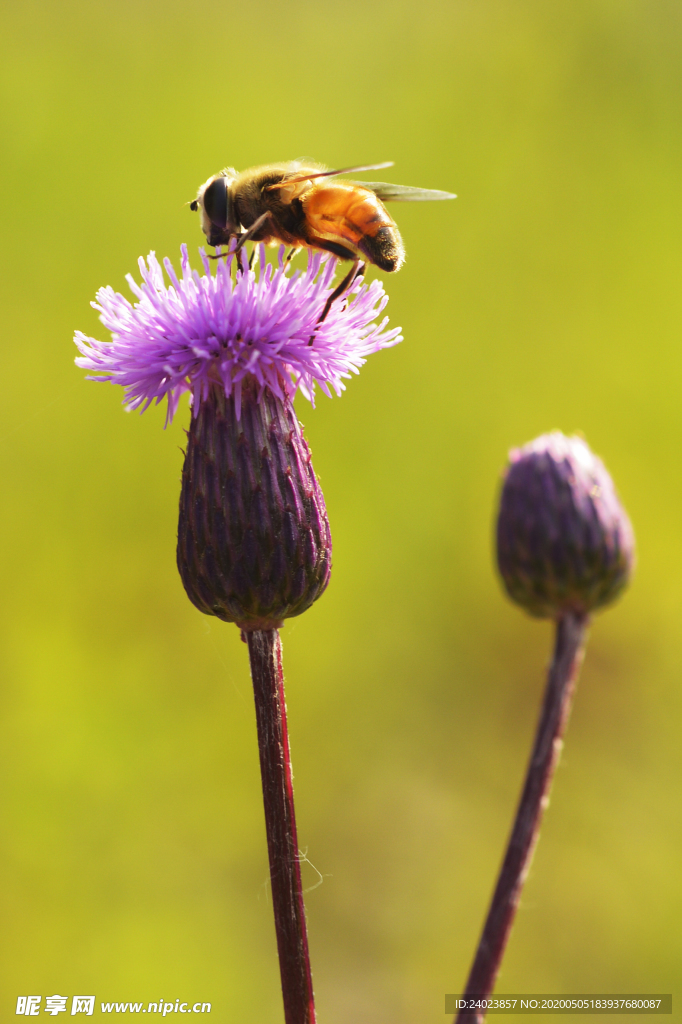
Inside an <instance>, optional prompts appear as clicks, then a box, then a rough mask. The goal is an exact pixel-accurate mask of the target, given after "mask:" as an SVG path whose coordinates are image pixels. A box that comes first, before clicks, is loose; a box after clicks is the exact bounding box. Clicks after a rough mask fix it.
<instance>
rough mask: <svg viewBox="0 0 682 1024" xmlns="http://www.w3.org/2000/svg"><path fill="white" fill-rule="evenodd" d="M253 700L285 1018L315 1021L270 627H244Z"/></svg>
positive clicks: (306, 1023)
mask: <svg viewBox="0 0 682 1024" xmlns="http://www.w3.org/2000/svg"><path fill="white" fill-rule="evenodd" d="M245 635H246V640H247V643H248V645H249V657H250V660H251V677H252V679H253V690H254V696H255V701H256V721H257V726H258V750H259V752H260V767H261V778H262V782H263V803H264V805H265V828H266V832H267V839H268V857H269V860H270V882H271V885H272V907H273V910H274V914H275V931H276V933H277V952H278V954H279V967H280V974H281V978H282V997H283V1000H284V1019H285V1021H286V1024H315V1002H314V997H313V981H312V974H311V971H310V956H309V953H308V935H307V930H306V921H305V908H304V906H303V888H302V885H301V864H300V860H299V853H298V839H297V835H296V817H295V814H294V789H293V776H292V771H291V756H290V753H289V736H288V732H287V714H286V704H285V701H284V673H283V670H282V641H281V639H280V636H279V632H278V631H277V630H276V629H260V630H253V631H252V632H247V633H246V634H245Z"/></svg>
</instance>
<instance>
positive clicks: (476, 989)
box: [455, 613, 587, 1024]
mask: <svg viewBox="0 0 682 1024" xmlns="http://www.w3.org/2000/svg"><path fill="white" fill-rule="evenodd" d="M586 629H587V619H586V617H584V616H579V615H574V614H570V613H569V614H566V615H564V616H563V617H562V618H561V619H559V621H558V622H557V629H556V643H555V646H554V656H553V658H552V663H551V665H550V667H549V672H548V676H547V687H546V689H545V695H544V699H543V703H542V710H541V712H540V721H539V723H538V727H537V732H536V734H535V742H534V745H533V751H532V754H531V758H530V763H529V765H528V771H527V773H526V781H525V785H524V787H523V792H522V794H521V799H520V801H519V806H518V810H517V812H516V819H515V821H514V826H513V828H512V832H511V836H510V838H509V843H508V845H507V852H506V854H505V858H504V861H503V862H502V867H501V868H500V874H499V877H498V880H497V886H496V888H495V892H494V894H493V898H492V902H491V904H490V910H489V911H488V917H487V919H486V922H485V926H484V928H483V934H482V935H481V938H480V941H479V944H478V949H477V951H476V956H475V957H474V962H473V965H472V968H471V973H470V974H469V980H468V982H467V986H466V990H465V993H464V998H467V999H472V998H474V997H476V998H481V999H486V998H487V997H488V996H490V994H491V992H492V991H493V988H494V986H495V979H496V977H497V972H498V971H499V969H500V964H501V962H502V957H503V955H504V950H505V946H506V945H507V939H508V938H509V933H510V931H511V928H512V924H513V923H514V916H515V914H516V908H517V906H518V902H519V898H520V896H521V890H522V888H523V883H524V882H525V880H526V875H527V874H528V869H529V867H530V862H531V860H532V858H533V850H534V849H535V844H536V842H537V839H538V835H539V833H540V824H541V821H542V814H543V811H544V810H545V808H546V806H547V804H548V803H549V791H550V788H551V785H552V777H553V775H554V769H555V768H556V765H557V762H558V760H559V755H560V753H561V747H562V736H563V734H564V731H565V729H566V725H567V723H568V716H569V713H570V710H571V703H572V700H573V693H574V690H575V683H576V679H577V677H578V670H579V668H580V663H581V662H582V657H583V648H584V643H585V633H586ZM484 1019H485V1010H479V1011H472V1010H461V1011H460V1012H459V1014H458V1015H457V1017H456V1019H455V1024H482V1021H483V1020H484Z"/></svg>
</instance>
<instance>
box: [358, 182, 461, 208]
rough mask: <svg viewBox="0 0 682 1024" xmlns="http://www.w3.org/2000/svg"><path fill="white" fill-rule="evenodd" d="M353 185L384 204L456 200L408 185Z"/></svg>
mask: <svg viewBox="0 0 682 1024" xmlns="http://www.w3.org/2000/svg"><path fill="white" fill-rule="evenodd" d="M353 184H354V185H359V186H360V187H361V188H368V189H369V190H370V192H374V194H375V196H378V198H379V199H381V200H382V201H383V202H385V203H390V202H396V203H428V202H436V201H438V200H441V199H456V198H457V196H456V195H454V193H452V192H440V191H439V190H438V189H435V188H412V187H411V186H410V185H391V184H389V183H388V182H386V181H354V182H353Z"/></svg>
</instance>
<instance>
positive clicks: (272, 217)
mask: <svg viewBox="0 0 682 1024" xmlns="http://www.w3.org/2000/svg"><path fill="white" fill-rule="evenodd" d="M392 166H393V163H392V161H391V162H388V163H381V164H366V165H364V166H360V167H345V168H343V169H341V170H335V171H329V170H326V169H325V168H324V167H322V166H321V165H319V164H313V163H308V162H304V161H300V160H296V161H293V162H291V163H284V164H268V165H267V166H264V167H251V168H249V170H247V171H242V172H241V174H239V173H238V172H237V171H235V170H234V169H233V168H231V167H229V168H227V169H226V170H224V171H221V172H220V173H219V174H214V175H213V176H212V177H210V178H209V179H208V181H207V182H205V183H204V184H203V185H202V186H201V187H200V189H199V191H198V193H197V198H196V199H195V200H194V201H193V202H192V203H190V207H191V209H192V210H200V211H201V227H202V230H203V232H204V234H205V235H206V238H207V239H208V243H209V245H213V246H221V245H229V244H230V242H231V240H232V239H233V238H236V239H237V248H241V247H242V245H243V244H244V242H246V241H249V240H252V241H254V242H273V243H276V242H284V243H285V244H286V245H290V246H292V247H293V249H292V254H293V252H295V251H297V250H298V249H300V248H302V247H307V248H311V249H323V250H324V251H325V252H330V253H333V255H334V256H336V257H337V258H338V259H341V260H354V261H355V264H354V270H353V271H351V274H349V281H350V279H351V278H352V279H354V277H355V274H356V273H357V269H358V267H359V266H360V263H361V261H366V262H368V263H373V264H374V265H375V266H377V267H379V269H380V270H385V271H388V272H389V273H393V272H394V271H396V270H400V268H401V266H402V265H403V263H404V261H405V247H404V245H403V240H402V238H401V237H400V232H399V231H398V228H397V226H396V224H395V221H393V220H392V219H391V217H390V216H389V214H388V212H387V210H386V207H385V206H384V203H385V202H389V201H394V200H395V201H399V202H410V201H411V202H414V201H417V202H419V201H425V200H437V199H455V198H456V197H455V196H454V195H453V194H452V193H451V192H438V191H434V190H433V189H425V188H409V187H408V186H405V185H389V184H386V183H385V182H381V181H347V180H337V181H329V180H327V179H329V178H338V176H339V175H341V174H354V173H357V172H359V171H371V170H380V169H382V168H384V167H392Z"/></svg>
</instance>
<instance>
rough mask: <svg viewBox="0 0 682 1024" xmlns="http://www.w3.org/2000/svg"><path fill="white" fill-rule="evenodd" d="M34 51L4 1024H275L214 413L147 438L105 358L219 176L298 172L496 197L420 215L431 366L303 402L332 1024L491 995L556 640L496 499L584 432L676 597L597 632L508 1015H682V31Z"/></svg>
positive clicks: (443, 32)
mask: <svg viewBox="0 0 682 1024" xmlns="http://www.w3.org/2000/svg"><path fill="white" fill-rule="evenodd" d="M2 26H3V27H2V32H1V38H2V44H1V45H2V51H3V52H2V59H1V60H0V80H1V82H2V105H1V106H2V110H1V117H2V131H1V136H0V145H1V146H2V159H1V161H0V175H2V188H1V194H2V203H1V204H0V217H1V219H2V236H3V241H2V246H1V248H0V263H1V271H0V290H1V301H2V334H3V349H2V352H3V357H2V358H3V366H4V389H3V392H4V394H3V402H2V406H1V407H0V416H1V417H2V424H1V428H0V438H1V444H0V459H1V467H2V469H1V472H2V481H3V487H2V491H3V500H2V507H1V512H0V515H1V517H2V519H1V521H2V538H3V542H2V545H1V549H0V565H1V570H0V571H1V574H2V612H1V615H0V673H1V675H2V687H1V693H2V698H1V708H0V711H1V714H0V721H1V725H0V752H1V754H0V756H1V758H2V769H1V771H0V787H1V790H2V812H1V815H0V818H1V825H0V829H1V831H2V841H1V862H0V863H1V866H0V871H1V878H2V881H1V882H0V894H1V896H0V902H1V905H2V925H1V927H2V933H3V940H2V941H3V946H4V951H3V953H2V958H1V964H0V977H1V992H0V1005H1V1006H2V1007H3V1009H2V1010H1V1011H0V1017H1V1018H2V1020H5V1019H7V1020H9V1019H10V1017H12V1019H14V1017H13V1014H14V1008H15V1006H16V998H17V996H18V995H21V994H29V993H41V994H42V995H43V996H46V995H52V994H53V993H55V992H57V993H60V994H62V995H72V994H76V993H96V995H97V998H98V1001H99V1000H100V999H105V1000H118V1001H124V1000H152V999H158V998H163V999H166V1000H171V999H172V1000H175V999H176V998H178V997H179V998H181V999H188V1000H190V1001H194V1000H203V1001H210V1002H211V1003H212V1004H213V1010H212V1016H211V1019H212V1020H216V1021H219V1022H226V1024H231V1022H234V1021H242V1022H251V1021H254V1022H255V1021H258V1022H269V1021H272V1022H279V1021H281V1019H282V1011H281V1006H280V995H279V977H278V969H277V962H276V954H275V941H274V930H273V925H272V921H271V908H270V904H269V895H268V888H267V862H266V850H265V838H264V826H263V818H262V808H261V802H260V782H259V776H258V757H257V749H256V738H255V720H254V715H253V709H252V699H251V694H250V681H249V674H248V665H247V652H246V648H245V647H244V646H243V645H242V644H241V643H240V640H239V635H238V632H237V630H236V629H235V628H234V627H232V626H227V625H225V624H222V623H220V622H219V621H217V620H213V619H209V618H206V617H203V616H202V615H201V614H200V613H199V612H198V611H196V610H195V609H194V608H193V606H192V605H191V604H190V603H189V601H188V600H187V599H186V597H185V595H184V592H183V590H182V587H181V583H180V580H179V577H178V575H177V572H176V568H175V535H176V510H177V499H178V494H179V475H180V469H181V459H182V456H181V452H180V447H181V445H182V444H183V441H184V433H183V429H184V427H185V426H186V423H187V419H188V410H187V406H186V405H185V404H184V403H183V406H182V409H181V412H180V414H179V415H178V418H177V421H176V423H175V424H174V425H173V427H172V428H171V429H169V430H167V431H166V432H165V433H164V431H163V429H162V427H163V413H162V412H161V411H160V410H152V411H150V412H148V413H147V414H146V415H144V416H143V417H139V416H137V415H135V414H126V413H125V412H124V411H123V409H122V407H121V399H122V393H121V392H120V389H115V388H111V387H103V386H100V385H96V384H92V383H87V382H85V380H84V379H83V378H84V374H83V373H82V371H80V370H78V369H76V368H75V367H74V365H73V358H74V356H75V354H76V353H75V349H74V347H73V344H72V335H73V331H74V329H76V328H79V329H81V330H84V331H85V332H86V333H88V334H94V335H96V336H99V337H105V336H106V335H105V332H104V329H103V328H102V327H101V326H100V325H99V323H98V321H97V319H96V315H95V313H94V312H93V311H92V310H91V309H90V308H89V305H88V304H89V302H90V301H91V299H93V298H94V294H95V291H96V289H97V288H98V287H99V286H101V285H104V284H111V285H113V286H114V287H115V288H117V289H119V290H122V291H124V292H125V293H126V294H127V289H126V285H125V281H124V275H125V273H127V272H129V271H135V269H136V260H137V258H138V256H140V255H146V254H147V253H148V252H149V250H151V249H153V250H156V252H157V253H158V254H159V255H170V256H172V257H174V258H175V257H176V256H177V254H178V250H179V245H180V243H181V242H183V241H186V242H188V243H189V244H190V246H195V245H198V244H200V242H201V241H202V236H201V235H200V231H199V227H198V223H197V219H196V217H195V216H194V215H192V214H191V213H190V211H189V210H188V208H187V207H186V206H184V205H183V204H184V203H185V202H186V201H187V200H189V199H191V198H192V197H193V195H194V193H195V190H196V188H197V185H198V184H199V183H200V182H202V181H204V180H205V179H206V178H207V177H208V176H209V174H212V173H214V172H215V171H217V170H218V169H219V168H221V167H223V166H224V165H225V164H231V165H234V166H236V167H237V168H244V167H248V166H251V165H254V164H258V163H262V162H268V161H272V160H282V159H285V160H286V159H293V158H295V157H299V156H304V155H305V156H309V157H312V158H314V159H316V160H319V161H322V162H324V163H326V164H328V165H329V166H339V165H341V166H343V165H346V164H349V163H355V162H365V161H374V160H377V161H379V160H387V159H392V160H395V163H396V166H395V169H394V171H392V172H388V173H387V174H386V175H385V176H386V177H388V178H390V180H394V181H397V182H401V183H403V184H409V185H418V186H422V187H427V188H439V189H450V190H452V191H454V192H457V193H458V195H459V198H458V199H457V201H456V202H455V203H451V204H442V205H431V206H420V205H417V204H414V205H409V204H406V205H402V206H399V207H398V206H395V207H393V212H394V213H395V215H396V217H397V219H398V221H399V224H400V228H401V231H402V233H403V236H404V239H405V243H406V247H407V251H408V261H407V264H406V266H405V267H404V269H403V270H402V271H401V273H400V274H398V275H396V276H395V278H394V279H393V278H391V277H388V278H387V280H386V282H385V283H386V285H387V287H388V290H389V292H390V296H391V301H390V304H389V309H388V312H389V313H390V315H391V318H392V323H393V325H401V326H402V328H403V331H404V336H405V341H404V343H403V344H401V345H400V346H399V347H398V348H396V349H394V350H392V351H389V352H385V353H381V354H379V355H376V356H373V357H372V358H371V359H370V361H369V362H368V364H367V366H366V367H365V368H364V370H363V371H362V374H361V376H360V377H359V378H358V379H354V380H352V381H351V382H350V384H349V388H348V391H347V393H346V394H345V395H344V396H343V397H342V398H341V399H340V400H336V399H334V400H333V401H329V400H327V399H325V398H324V397H323V396H322V397H321V398H320V400H319V403H318V407H317V409H316V410H314V411H313V410H311V409H310V407H309V405H307V404H306V402H305V401H304V400H300V401H299V400H297V403H298V410H299V415H300V417H301V418H302V421H303V422H304V424H305V427H306V433H307V436H308V438H309V440H310V443H311V446H312V450H313V453H314V457H315V466H316V470H317V473H318V475H319V476H320V478H321V481H322V484H323V487H324V491H325V495H326V499H327V504H328V508H329V512H330V517H331V524H332V531H333V536H334V544H335V548H334V572H333V576H332V583H331V586H330V588H329V590H328V592H327V593H326V594H325V596H324V597H323V599H322V600H321V601H319V603H318V604H317V605H316V606H315V607H314V608H313V609H312V610H311V611H309V612H308V613H307V614H306V615H304V616H302V617H301V618H300V619H296V620H290V621H289V622H288V623H286V625H285V628H284V630H283V638H284V653H285V667H286V672H287V686H288V704H289V712H290V727H291V734H292V744H293V757H294V767H295V771H296V791H297V806H298V816H299V835H300V838H301V844H302V846H303V848H304V849H305V850H306V851H307V856H308V858H309V859H310V861H311V862H312V864H313V865H314V866H315V869H316V870H317V872H319V875H321V876H322V879H323V880H322V884H320V885H319V886H318V887H317V888H315V889H314V891H312V892H310V893H309V895H308V897H307V906H308V914H309V928H310V941H311V948H312V958H313V971H314V976H315V983H316V991H317V999H318V1007H319V1017H320V1021H321V1022H324V1024H349V1022H352V1024H428V1022H432V1021H440V1020H442V1019H443V997H444V994H445V993H446V992H457V991H460V990H461V988H462V986H463V984H464V981H465V978H466V974H467V971H468V968H469V964H470V961H471V957H472V955H473V950H474V946H475V942H476V940H477V937H478V934H479V931H480V928H481V924H482V921H483V917H484V913H485V910H486V907H487V903H488V899H489V896H490V892H491V888H492V884H493V878H494V874H495V872H496V869H497V867H498V864H499V860H500V857H501V853H502V848H503V844H504V842H505V839H506V835H507V831H508V828H509V824H510V821H511V817H512V813H513V810H514V806H515V802H516V799H517V793H518V790H519V786H520V782H521V778H522V774H523V771H524V769H525V762H526V758H527V752H528V748H529V744H530V739H531V736H532V732H533V729H534V724H535V717H536V712H537V706H538V701H539V696H540V692H541V688H542V685H543V673H544V669H545V665H546V662H547V659H548V656H549V651H550V646H551V630H550V627H549V625H548V624H546V623H540V622H537V621H533V620H531V619H529V618H527V617H525V616H524V615H523V614H522V613H521V612H520V611H518V610H517V609H516V608H515V607H513V606H512V605H510V604H509V603H508V602H507V600H506V599H505V598H504V596H503V595H502V592H501V589H500V586H499V584H498V581H497V579H496V575H495V570H494V565H493V557H492V543H491V539H492V524H493V517H494V507H495V502H496V495H497V490H498V486H499V476H500V471H501V469H502V467H503V465H504V463H505V459H506V453H507V451H508V449H509V448H510V447H511V446H514V445H518V444H522V443H524V442H526V441H528V440H530V439H531V438H533V437H534V436H536V435H537V434H540V433H543V432H545V431H547V430H550V429H554V428H558V429H561V430H564V431H565V432H573V431H576V430H579V431H582V432H583V433H584V435H585V436H586V438H587V440H588V441H589V443H590V444H591V446H592V447H593V449H594V450H595V451H596V452H597V453H598V454H600V455H601V456H602V457H603V458H604V460H605V461H606V464H607V466H608V467H609V469H610V470H611V472H612V474H613V476H614V478H615V481H616V484H617V486H618V488H619V490H620V494H621V497H622V498H623V501H624V503H625V504H626V507H627V508H628V510H629V512H630V514H631V517H632V519H633V522H634V526H635V530H636V533H637V538H638V544H639V568H638V572H637V576H636V579H635V582H634V584H633V586H632V588H631V590H630V592H629V593H628V594H627V595H626V596H625V598H624V599H623V600H622V602H621V603H620V604H619V605H618V606H617V607H616V608H615V609H613V610H609V611H607V612H605V613H604V614H603V615H602V616H600V617H599V618H598V619H597V620H596V621H595V623H594V627H593V630H592V636H591V639H590V644H589V649H588V654H587V659H586V663H585V666H584V670H583V673H582V677H581V681H580V685H579V689H578V694H577V701H576V706H575V710H574V714H573V717H572V721H571V724H570V728H569V732H568V737H567V745H566V748H565V751H564V757H563V759H562V762H561V766H560V769H559V771H558V774H557V778H556V781H555V786H554V791H553V797H552V805H551V808H550V811H549V813H548V815H547V817H546V820H545V826H544V829H543V834H542V838H541V842H540V844H539V847H538V850H537V852H536V857H535V862H534V865H533V868H532V872H531V875H530V878H529V881H528V884H527V886H526V890H525V893H524V896H523V902H522V908H521V911H520V913H519V916H518V919H517V923H516V926H515V928H514V931H513V934H512V938H511V942H510V945H509V948H508V952H507V956H506V959H505V962H504V965H503V970H502V974H501V976H500V979H499V982H498V991H499V992H551V993H581V992H600V991H601V992H655V991H658V992H661V991H662V992H673V993H674V994H675V993H676V992H678V991H679V988H680V983H681V981H682V957H681V953H682V949H681V946H682V942H681V928H680V916H681V911H682V880H681V873H680V867H679V865H680V845H681V843H682V811H681V809H680V800H679V792H680V773H681V770H682V753H681V745H680V727H681V725H682V690H681V688H680V666H681V664H682V630H681V629H680V620H681V619H682V538H681V531H680V522H681V519H682V478H681V474H680V453H681V451H682V403H681V401H680V390H681V385H682V353H681V351H680V326H681V321H682V299H681V290H680V275H681V272H682V190H681V189H680V179H681V173H680V172H681V169H682V134H681V131H682V8H681V7H680V4H679V3H678V2H676V0H570V2H569V0H555V2H552V3H547V2H546V0H449V2H448V0H423V2H417V0H391V2H388V0H377V2H374V3H371V4H367V3H361V2H359V0H346V2H345V3H343V4H338V3H331V2H328V0H321V2H317V3H313V2H308V0H289V2H288V3H275V2H274V0H264V2H261V3H259V4H257V5H256V4H236V3H234V0H221V2H219V3H218V2H215V0H206V2H205V3H202V4H194V5H191V6H190V5H188V4H184V3H177V2H176V0H166V2H165V3H161V2H154V0H142V2H137V3H131V2H126V0H119V2H118V3H113V2H111V0H95V2H85V0H65V2H63V3H49V2H46V0H42V2H41V0H26V2H24V3H22V5H21V6H20V7H10V5H9V3H7V2H6V3H5V5H4V10H3V16H2ZM305 870H306V884H307V885H310V886H313V885H315V884H316V882H317V881H319V877H318V875H317V874H316V873H315V871H314V870H313V869H312V867H308V866H306V869H305ZM97 1012H98V1013H99V1010H98V1011H97ZM675 1016H677V1011H676V1012H675ZM611 1019H613V1018H611Z"/></svg>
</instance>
